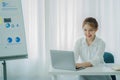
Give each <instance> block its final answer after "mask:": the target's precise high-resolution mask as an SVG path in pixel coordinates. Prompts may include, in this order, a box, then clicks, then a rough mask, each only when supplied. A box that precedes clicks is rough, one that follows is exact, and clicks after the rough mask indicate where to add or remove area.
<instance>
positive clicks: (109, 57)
mask: <svg viewBox="0 0 120 80" xmlns="http://www.w3.org/2000/svg"><path fill="white" fill-rule="evenodd" d="M103 58H104V62H105V63H114V56H113V55H112V53H110V52H104V55H103ZM111 78H112V80H116V76H115V75H111Z"/></svg>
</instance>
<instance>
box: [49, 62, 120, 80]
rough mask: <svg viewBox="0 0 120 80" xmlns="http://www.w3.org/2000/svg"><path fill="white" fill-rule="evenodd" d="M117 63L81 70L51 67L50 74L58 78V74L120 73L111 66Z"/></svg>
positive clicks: (55, 79) (55, 78)
mask: <svg viewBox="0 0 120 80" xmlns="http://www.w3.org/2000/svg"><path fill="white" fill-rule="evenodd" d="M113 66H115V64H104V65H99V66H95V67H88V68H86V69H83V70H79V71H69V70H60V69H54V68H52V67H50V69H49V74H50V75H52V76H53V79H54V80H57V75H120V71H115V70H113V69H112V68H111V67H113Z"/></svg>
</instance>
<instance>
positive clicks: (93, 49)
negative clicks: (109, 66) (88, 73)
mask: <svg viewBox="0 0 120 80" xmlns="http://www.w3.org/2000/svg"><path fill="white" fill-rule="evenodd" d="M104 50H105V43H104V41H103V40H101V39H100V38H98V37H95V39H94V41H93V42H92V44H91V45H89V46H88V44H87V42H86V38H84V37H83V38H80V39H79V40H77V42H76V44H75V47H74V53H75V60H76V61H77V60H78V58H79V57H80V59H81V60H82V62H90V63H91V64H92V65H93V66H95V65H97V64H100V63H104V59H103V54H104Z"/></svg>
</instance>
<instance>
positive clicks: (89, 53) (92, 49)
mask: <svg viewBox="0 0 120 80" xmlns="http://www.w3.org/2000/svg"><path fill="white" fill-rule="evenodd" d="M82 28H83V31H84V35H85V37H84V38H81V39H78V41H77V42H76V44H75V48H74V53H75V58H76V62H77V59H78V58H79V57H80V59H81V60H82V61H81V62H80V63H76V67H77V68H80V67H92V66H96V65H98V64H103V63H104V59H103V54H104V50H105V43H104V41H103V40H102V39H100V38H98V37H97V36H96V31H97V29H98V23H97V21H96V19H95V18H93V17H88V18H86V19H85V20H84V21H83V26H82ZM80 77H82V79H83V78H84V79H83V80H86V79H87V80H101V79H102V80H111V77H110V76H95V75H94V76H80Z"/></svg>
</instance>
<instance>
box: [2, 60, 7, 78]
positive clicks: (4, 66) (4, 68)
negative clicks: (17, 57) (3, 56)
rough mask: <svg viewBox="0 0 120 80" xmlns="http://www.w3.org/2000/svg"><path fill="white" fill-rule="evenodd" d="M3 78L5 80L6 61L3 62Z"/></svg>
mask: <svg viewBox="0 0 120 80" xmlns="http://www.w3.org/2000/svg"><path fill="white" fill-rule="evenodd" d="M2 64H3V76H4V80H7V68H6V61H5V60H3V63H2Z"/></svg>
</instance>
